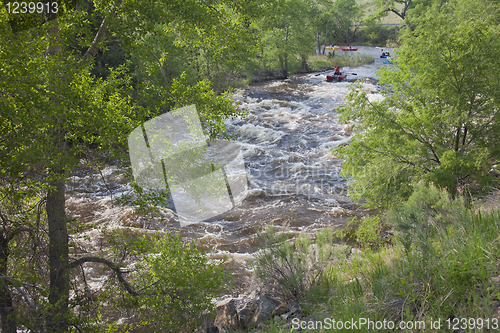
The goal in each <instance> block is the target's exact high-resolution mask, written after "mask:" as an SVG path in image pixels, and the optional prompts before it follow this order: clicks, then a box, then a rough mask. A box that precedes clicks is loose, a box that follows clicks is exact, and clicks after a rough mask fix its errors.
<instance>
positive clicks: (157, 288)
mask: <svg viewBox="0 0 500 333" xmlns="http://www.w3.org/2000/svg"><path fill="white" fill-rule="evenodd" d="M152 241H153V242H154V244H153V246H152V252H151V253H149V254H147V255H145V256H144V260H143V261H142V262H141V263H139V264H138V265H137V268H138V273H137V274H136V275H135V278H134V281H135V284H136V289H137V290H138V291H141V292H140V295H139V296H137V297H136V298H133V299H131V301H132V303H133V304H134V305H136V306H137V308H138V309H139V318H140V320H141V321H140V324H139V327H144V328H147V329H149V330H154V331H156V332H158V331H163V332H181V331H186V330H193V329H194V328H196V327H197V326H199V325H201V315H202V314H203V313H206V312H208V311H211V310H213V309H214V305H213V303H212V299H213V297H215V296H216V295H218V294H220V293H221V292H222V291H223V290H224V289H225V288H226V287H227V286H228V285H229V283H228V282H229V276H228V274H227V273H226V271H225V268H224V264H225V260H223V261H222V262H218V263H216V262H210V261H209V260H208V258H207V257H206V256H205V254H204V253H202V252H201V251H200V250H198V249H197V247H196V246H195V245H193V244H183V243H182V241H181V237H180V236H173V235H170V234H166V235H165V236H163V237H159V238H158V239H157V240H152Z"/></svg>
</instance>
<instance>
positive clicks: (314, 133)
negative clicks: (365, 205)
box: [67, 47, 383, 294]
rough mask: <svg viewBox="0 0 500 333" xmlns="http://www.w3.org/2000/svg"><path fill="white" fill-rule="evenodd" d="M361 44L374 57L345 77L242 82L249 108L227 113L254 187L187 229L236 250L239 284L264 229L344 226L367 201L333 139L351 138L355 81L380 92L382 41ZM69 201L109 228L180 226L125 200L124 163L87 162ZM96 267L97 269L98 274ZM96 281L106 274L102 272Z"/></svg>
mask: <svg viewBox="0 0 500 333" xmlns="http://www.w3.org/2000/svg"><path fill="white" fill-rule="evenodd" d="M358 52H364V53H368V54H372V55H373V56H374V57H375V62H374V63H373V64H369V65H366V66H362V67H358V68H353V69H350V68H344V69H342V71H345V72H347V73H356V74H357V75H353V74H351V75H349V76H348V77H347V80H345V81H344V82H335V83H329V82H326V80H325V77H326V73H311V74H306V75H297V76H293V77H291V78H290V79H288V80H280V81H269V82H264V83H259V84H255V85H252V86H250V87H248V88H246V89H242V90H239V91H237V92H236V93H235V95H234V100H235V102H238V103H239V105H240V107H241V108H242V109H243V110H245V111H246V112H247V113H246V115H245V116H243V117H241V118H240V119H233V120H230V121H227V125H228V128H229V130H230V131H231V132H233V133H234V134H235V136H236V137H237V140H236V144H238V145H239V146H240V147H241V149H242V151H243V156H244V161H245V166H246V170H247V173H248V177H249V188H250V191H249V195H248V197H247V199H246V200H245V201H244V202H243V204H241V205H239V206H237V207H236V208H234V209H233V210H231V211H229V212H227V213H225V214H223V215H221V216H218V217H216V218H212V219H210V220H208V221H205V222H202V223H199V224H194V225H189V226H187V227H183V228H181V229H180V232H181V233H182V235H183V236H184V237H185V238H186V239H188V240H193V239H196V240H197V241H200V240H202V241H204V242H205V243H206V244H207V245H211V246H213V248H212V250H211V251H212V252H213V255H214V256H216V257H217V256H222V255H224V254H227V255H229V256H230V257H232V258H234V259H235V269H234V275H235V277H236V278H237V280H236V282H237V283H236V287H235V290H234V293H240V294H241V293H245V292H247V291H248V290H249V284H251V280H250V279H249V278H250V277H251V276H252V269H251V267H250V266H249V261H250V260H251V259H252V258H253V254H254V253H255V252H256V251H257V250H258V240H257V237H256V235H257V233H258V232H260V231H263V230H265V229H266V227H267V226H269V225H271V224H273V225H274V226H276V228H277V229H278V230H287V231H289V232H290V233H291V234H292V235H293V236H294V237H297V236H298V235H304V234H308V235H312V236H313V235H314V234H315V233H316V232H317V231H318V230H320V229H321V228H324V227H326V226H330V227H334V228H335V227H339V226H342V225H344V224H345V223H346V219H347V218H348V217H350V216H354V215H360V214H362V210H361V208H360V207H359V206H358V205H356V204H355V203H354V202H353V201H352V200H351V199H349V197H348V196H347V194H346V191H347V183H346V181H345V180H344V179H342V177H340V176H339V172H340V170H341V161H340V160H338V159H337V158H335V156H333V155H332V152H331V150H332V148H335V147H338V146H340V145H344V144H348V142H349V140H350V138H351V136H352V132H351V129H350V126H349V125H345V124H340V123H339V122H338V118H339V114H338V113H337V112H336V108H337V107H338V106H339V105H341V104H342V103H343V99H344V97H345V96H346V94H347V93H348V85H349V84H350V83H351V82H353V81H355V80H360V79H362V82H363V87H364V89H365V90H366V91H367V92H368V93H369V95H370V98H373V99H377V98H379V96H380V95H378V91H379V88H378V87H377V86H376V84H375V83H376V79H377V77H376V70H377V69H378V68H380V67H381V66H383V63H382V59H380V58H378V56H379V55H380V50H379V49H375V48H367V47H361V48H360V49H359V51H358ZM67 186H68V191H67V210H68V215H69V216H70V217H74V218H79V219H80V221H82V222H93V223H95V224H96V225H106V226H107V227H108V228H119V227H123V226H126V227H137V228H142V229H173V228H179V227H180V225H179V222H178V221H177V220H176V218H175V214H173V212H172V211H171V210H170V209H168V208H164V209H163V210H162V212H163V214H164V217H165V221H164V222H158V221H151V220H149V219H147V218H145V217H144V216H141V215H138V214H136V213H135V211H134V208H133V207H123V206H120V205H118V204H117V203H116V202H115V200H114V199H115V198H116V197H117V196H120V195H121V194H123V193H127V192H128V191H130V187H129V186H128V185H127V183H126V181H125V178H124V176H123V170H122V169H120V168H119V167H118V166H113V165H109V166H107V167H106V168H105V169H104V170H103V171H102V173H95V172H93V171H91V170H90V169H89V168H84V167H82V169H81V170H80V171H78V172H77V173H75V174H74V175H73V177H71V180H70V182H68V185H67ZM86 235H87V236H89V239H90V240H91V241H87V243H85V244H86V245H85V246H83V247H82V249H83V250H85V249H86V250H92V249H96V248H98V247H99V244H98V243H99V242H100V240H101V239H102V236H101V235H100V234H99V231H96V230H93V231H91V232H88V233H87V234H86ZM97 276H98V275H97V274H96V275H95V278H96V279H97ZM94 283H95V284H96V285H98V284H99V280H95V281H94Z"/></svg>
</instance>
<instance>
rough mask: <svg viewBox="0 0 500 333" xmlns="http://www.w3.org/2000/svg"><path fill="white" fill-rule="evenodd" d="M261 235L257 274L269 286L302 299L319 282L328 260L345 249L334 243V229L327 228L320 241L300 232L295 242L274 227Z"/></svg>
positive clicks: (296, 298)
mask: <svg viewBox="0 0 500 333" xmlns="http://www.w3.org/2000/svg"><path fill="white" fill-rule="evenodd" d="M259 237H260V239H261V240H262V241H263V248H262V251H261V252H260V253H259V254H258V255H257V259H256V261H255V266H256V275H257V277H258V278H259V279H260V280H261V281H262V282H263V284H264V285H265V286H266V287H269V288H270V289H273V290H274V291H275V292H277V293H279V294H280V295H281V296H283V297H284V298H288V299H293V300H300V299H302V298H303V297H304V296H305V295H306V293H307V292H308V291H309V289H310V288H311V287H312V286H314V285H317V284H318V283H319V282H320V281H321V280H322V278H323V272H324V269H325V267H326V265H327V263H328V262H329V261H330V260H332V258H334V257H335V256H336V255H341V252H342V250H339V249H337V248H335V247H334V246H333V238H334V236H333V231H332V230H331V229H323V230H322V231H321V232H320V233H319V234H318V236H317V241H316V244H312V242H311V239H310V238H308V237H305V236H300V237H299V238H298V239H297V241H296V242H295V244H293V243H291V242H289V241H288V239H289V235H288V234H286V233H281V234H278V233H276V230H275V229H274V227H270V228H269V229H268V230H267V231H266V232H265V233H263V234H261V235H259ZM344 256H345V255H344Z"/></svg>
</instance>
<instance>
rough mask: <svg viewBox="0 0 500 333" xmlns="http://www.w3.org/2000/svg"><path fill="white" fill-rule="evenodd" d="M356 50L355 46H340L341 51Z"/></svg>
mask: <svg viewBox="0 0 500 333" xmlns="http://www.w3.org/2000/svg"><path fill="white" fill-rule="evenodd" d="M357 50H358V48H357V47H351V48H349V47H343V48H342V51H357Z"/></svg>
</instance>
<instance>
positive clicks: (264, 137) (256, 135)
mask: <svg viewBox="0 0 500 333" xmlns="http://www.w3.org/2000/svg"><path fill="white" fill-rule="evenodd" d="M238 134H239V135H240V136H241V137H242V138H245V139H257V140H258V141H259V142H269V143H276V142H277V141H279V140H281V138H282V137H284V136H285V135H286V134H285V133H284V132H282V131H276V130H273V129H270V128H266V127H262V126H260V125H257V126H256V125H254V124H245V125H243V126H241V127H240V128H239V129H238Z"/></svg>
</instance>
